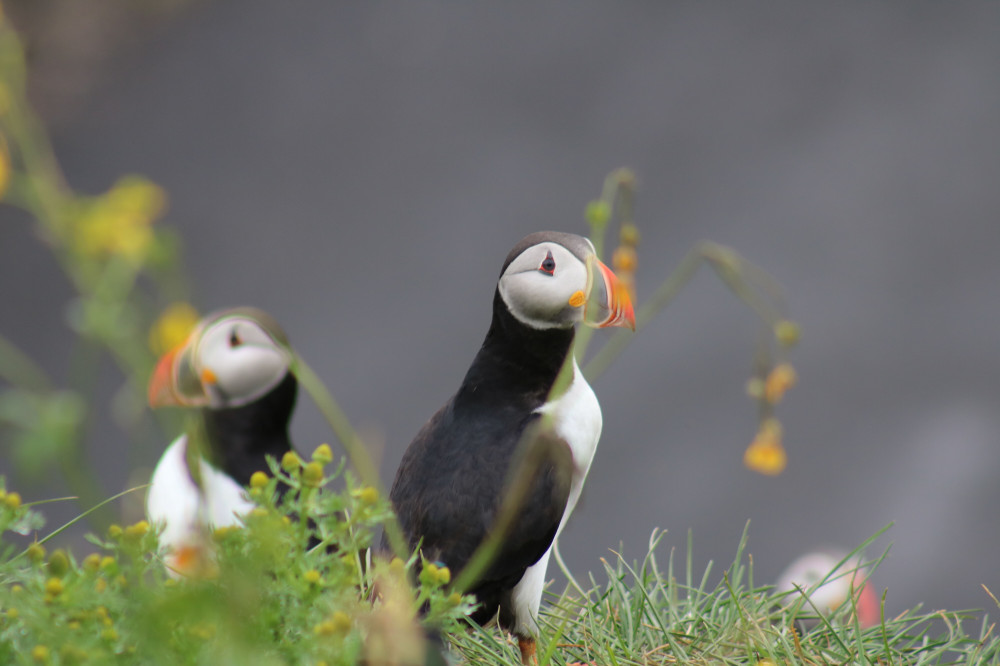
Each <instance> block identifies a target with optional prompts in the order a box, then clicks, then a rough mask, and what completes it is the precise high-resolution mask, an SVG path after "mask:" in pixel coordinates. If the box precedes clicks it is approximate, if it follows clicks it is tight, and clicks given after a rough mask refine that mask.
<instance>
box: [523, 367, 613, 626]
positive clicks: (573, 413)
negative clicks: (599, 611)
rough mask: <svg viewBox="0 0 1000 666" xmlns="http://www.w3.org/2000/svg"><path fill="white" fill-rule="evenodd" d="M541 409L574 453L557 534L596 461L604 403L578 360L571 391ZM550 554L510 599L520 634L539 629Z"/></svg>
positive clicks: (529, 571) (531, 570)
mask: <svg viewBox="0 0 1000 666" xmlns="http://www.w3.org/2000/svg"><path fill="white" fill-rule="evenodd" d="M538 412H539V413H542V414H551V415H552V417H553V421H554V423H553V426H554V428H555V431H556V434H558V435H559V436H560V437H562V438H563V439H564V440H565V441H566V443H567V444H569V448H570V451H571V452H572V454H573V477H572V480H571V482H570V490H569V498H568V499H567V501H566V510H565V511H564V512H563V516H562V520H560V521H559V529H558V530H556V536H557V537H558V536H559V533H560V532H562V529H563V527H564V526H565V525H566V521H567V519H569V516H570V514H571V513H573V509H574V508H575V507H576V503H577V501H578V500H579V499H580V492H581V491H582V490H583V482H584V481H586V479H587V472H589V471H590V463H591V462H593V460H594V453H595V452H596V451H597V443H598V441H599V440H600V439H601V428H602V427H603V425H604V422H603V420H602V417H601V405H600V403H598V402H597V396H596V395H594V391H593V389H591V388H590V384H588V383H587V380H586V379H584V378H583V373H582V372H580V367H579V366H578V365H577V364H576V359H574V360H573V382H572V383H571V384H570V387H569V390H568V391H566V393H564V394H563V395H561V396H560V397H559V398H557V399H556V400H553V401H551V402H547V403H545V404H544V405H542V406H541V407H539V408H538ZM551 554H552V547H551V546H549V548H548V550H546V551H545V554H544V555H542V557H541V558H540V559H539V560H538V561H537V562H535V563H534V564H532V565H531V566H530V567H528V569H527V571H525V572H524V575H523V576H521V580H520V581H518V583H517V585H515V586H514V590H513V592H512V593H511V602H512V605H513V606H514V623H515V626H514V631H515V633H517V634H519V635H522V636H527V635H531V634H536V633H537V632H538V626H537V624H536V622H535V618H536V617H537V616H538V607H539V605H540V604H541V602H542V590H543V588H544V587H545V569H546V568H547V567H548V565H549V556H550V555H551Z"/></svg>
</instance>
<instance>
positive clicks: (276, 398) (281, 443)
mask: <svg viewBox="0 0 1000 666" xmlns="http://www.w3.org/2000/svg"><path fill="white" fill-rule="evenodd" d="M297 392H298V382H297V381H296V379H295V377H294V375H292V373H291V372H289V373H287V374H286V375H285V377H284V379H282V380H281V382H280V383H279V384H278V385H277V386H275V387H274V388H273V389H271V391H270V392H268V393H266V394H265V395H263V396H262V397H260V398H259V399H257V400H255V401H253V402H251V403H249V404H246V405H243V406H242V407H225V408H222V409H208V408H205V409H202V410H201V416H202V423H203V424H204V428H205V436H206V437H205V439H206V440H207V442H206V443H207V448H208V450H207V451H205V456H206V458H208V460H210V461H211V462H212V464H213V465H214V466H215V467H217V468H218V469H220V470H222V471H223V472H225V473H226V474H228V475H229V476H231V477H232V478H233V479H235V480H236V481H237V483H240V484H243V485H246V484H247V483H249V482H250V475H251V474H253V473H254V472H256V471H258V470H259V471H262V472H267V471H268V468H267V463H266V460H265V456H268V455H270V456H274V457H275V458H277V459H279V460H280V459H281V457H282V456H283V455H284V454H285V452H287V451H290V450H291V449H292V443H291V440H290V439H289V437H288V422H289V421H290V420H291V417H292V410H293V409H294V408H295V398H296V394H297Z"/></svg>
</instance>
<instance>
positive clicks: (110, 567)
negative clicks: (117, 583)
mask: <svg viewBox="0 0 1000 666" xmlns="http://www.w3.org/2000/svg"><path fill="white" fill-rule="evenodd" d="M117 568H118V562H116V561H115V558H113V557H111V556H110V555H105V556H104V557H102V558H101V570H102V571H107V572H108V573H111V572H113V571H115V570H116V569H117Z"/></svg>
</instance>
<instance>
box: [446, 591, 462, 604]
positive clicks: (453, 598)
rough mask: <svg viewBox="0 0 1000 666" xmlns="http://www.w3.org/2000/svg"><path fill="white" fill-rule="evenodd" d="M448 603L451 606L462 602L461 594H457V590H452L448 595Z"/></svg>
mask: <svg viewBox="0 0 1000 666" xmlns="http://www.w3.org/2000/svg"><path fill="white" fill-rule="evenodd" d="M448 603H449V604H451V605H452V606H457V605H459V604H460V603H462V595H461V594H459V593H458V592H452V593H451V594H450V595H448Z"/></svg>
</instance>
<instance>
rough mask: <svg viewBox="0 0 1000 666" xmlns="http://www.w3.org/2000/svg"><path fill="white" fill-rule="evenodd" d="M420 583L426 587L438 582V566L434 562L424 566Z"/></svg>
mask: <svg viewBox="0 0 1000 666" xmlns="http://www.w3.org/2000/svg"><path fill="white" fill-rule="evenodd" d="M420 582H421V583H423V584H424V585H434V584H437V582H438V566H437V565H436V564H434V563H433V562H428V563H427V564H425V565H424V568H423V570H421V572H420Z"/></svg>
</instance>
